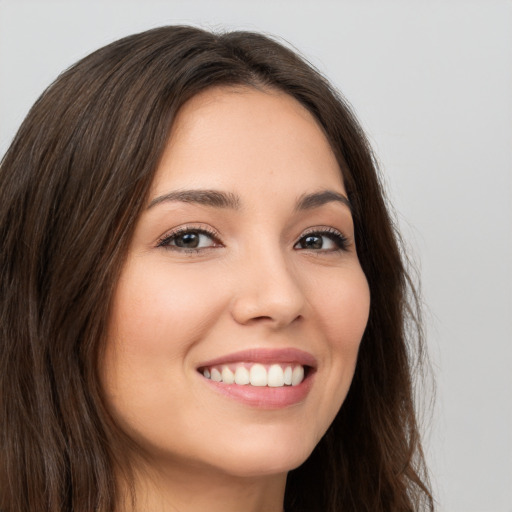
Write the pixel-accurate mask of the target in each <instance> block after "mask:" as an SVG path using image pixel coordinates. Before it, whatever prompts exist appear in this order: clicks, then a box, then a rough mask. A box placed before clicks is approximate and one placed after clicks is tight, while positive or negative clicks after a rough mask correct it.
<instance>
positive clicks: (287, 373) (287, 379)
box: [284, 366, 292, 386]
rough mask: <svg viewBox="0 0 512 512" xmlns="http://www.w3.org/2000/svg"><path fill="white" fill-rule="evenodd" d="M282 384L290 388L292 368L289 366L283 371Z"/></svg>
mask: <svg viewBox="0 0 512 512" xmlns="http://www.w3.org/2000/svg"><path fill="white" fill-rule="evenodd" d="M284 383H285V384H286V385H287V386H291V385H292V367H291V366H287V367H286V368H285V369H284Z"/></svg>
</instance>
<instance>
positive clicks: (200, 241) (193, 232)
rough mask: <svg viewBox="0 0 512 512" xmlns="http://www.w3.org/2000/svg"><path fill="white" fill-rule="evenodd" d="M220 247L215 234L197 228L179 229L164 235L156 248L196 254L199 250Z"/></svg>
mask: <svg viewBox="0 0 512 512" xmlns="http://www.w3.org/2000/svg"><path fill="white" fill-rule="evenodd" d="M218 245H220V243H219V241H218V239H217V237H216V235H215V233H212V232H209V231H207V230H205V229H198V228H180V229H178V230H176V231H173V232H171V233H169V234H166V235H165V236H164V237H163V238H162V239H161V240H159V242H158V247H164V248H168V249H174V250H177V251H180V250H181V251H184V252H188V251H191V252H197V251H200V250H201V249H208V248H210V247H217V246H218Z"/></svg>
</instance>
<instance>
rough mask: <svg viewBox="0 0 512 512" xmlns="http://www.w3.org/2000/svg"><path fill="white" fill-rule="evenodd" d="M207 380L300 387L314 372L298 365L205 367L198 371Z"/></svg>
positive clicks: (242, 384) (256, 364) (274, 386)
mask: <svg viewBox="0 0 512 512" xmlns="http://www.w3.org/2000/svg"><path fill="white" fill-rule="evenodd" d="M198 371H199V373H201V374H202V375H203V377H205V378H206V379H211V380H212V381H214V382H222V383H224V384H236V385H238V386H254V387H269V388H282V387H284V386H298V385H299V384H300V383H301V382H302V381H303V380H304V379H305V378H306V376H307V375H309V374H310V373H311V371H312V368H311V367H310V366H303V365H301V364H298V363H284V364H283V363H273V364H261V363H248V362H238V363H232V364H223V365H213V366H205V367H201V368H199V369H198Z"/></svg>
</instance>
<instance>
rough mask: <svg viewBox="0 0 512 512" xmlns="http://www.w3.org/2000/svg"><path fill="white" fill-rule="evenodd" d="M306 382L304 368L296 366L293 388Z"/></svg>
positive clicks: (293, 375)
mask: <svg viewBox="0 0 512 512" xmlns="http://www.w3.org/2000/svg"><path fill="white" fill-rule="evenodd" d="M303 380H304V367H303V366H296V367H295V368H294V369H293V372H292V386H296V385H297V384H300V383H301V382H302V381H303Z"/></svg>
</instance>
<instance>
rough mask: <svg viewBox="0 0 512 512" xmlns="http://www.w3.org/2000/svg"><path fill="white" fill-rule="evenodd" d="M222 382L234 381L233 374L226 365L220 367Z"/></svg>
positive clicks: (230, 382)
mask: <svg viewBox="0 0 512 512" xmlns="http://www.w3.org/2000/svg"><path fill="white" fill-rule="evenodd" d="M221 375H222V382H225V383H226V384H233V382H235V374H234V373H233V372H232V371H231V370H230V369H229V368H228V367H227V366H223V367H222V373H221Z"/></svg>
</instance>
